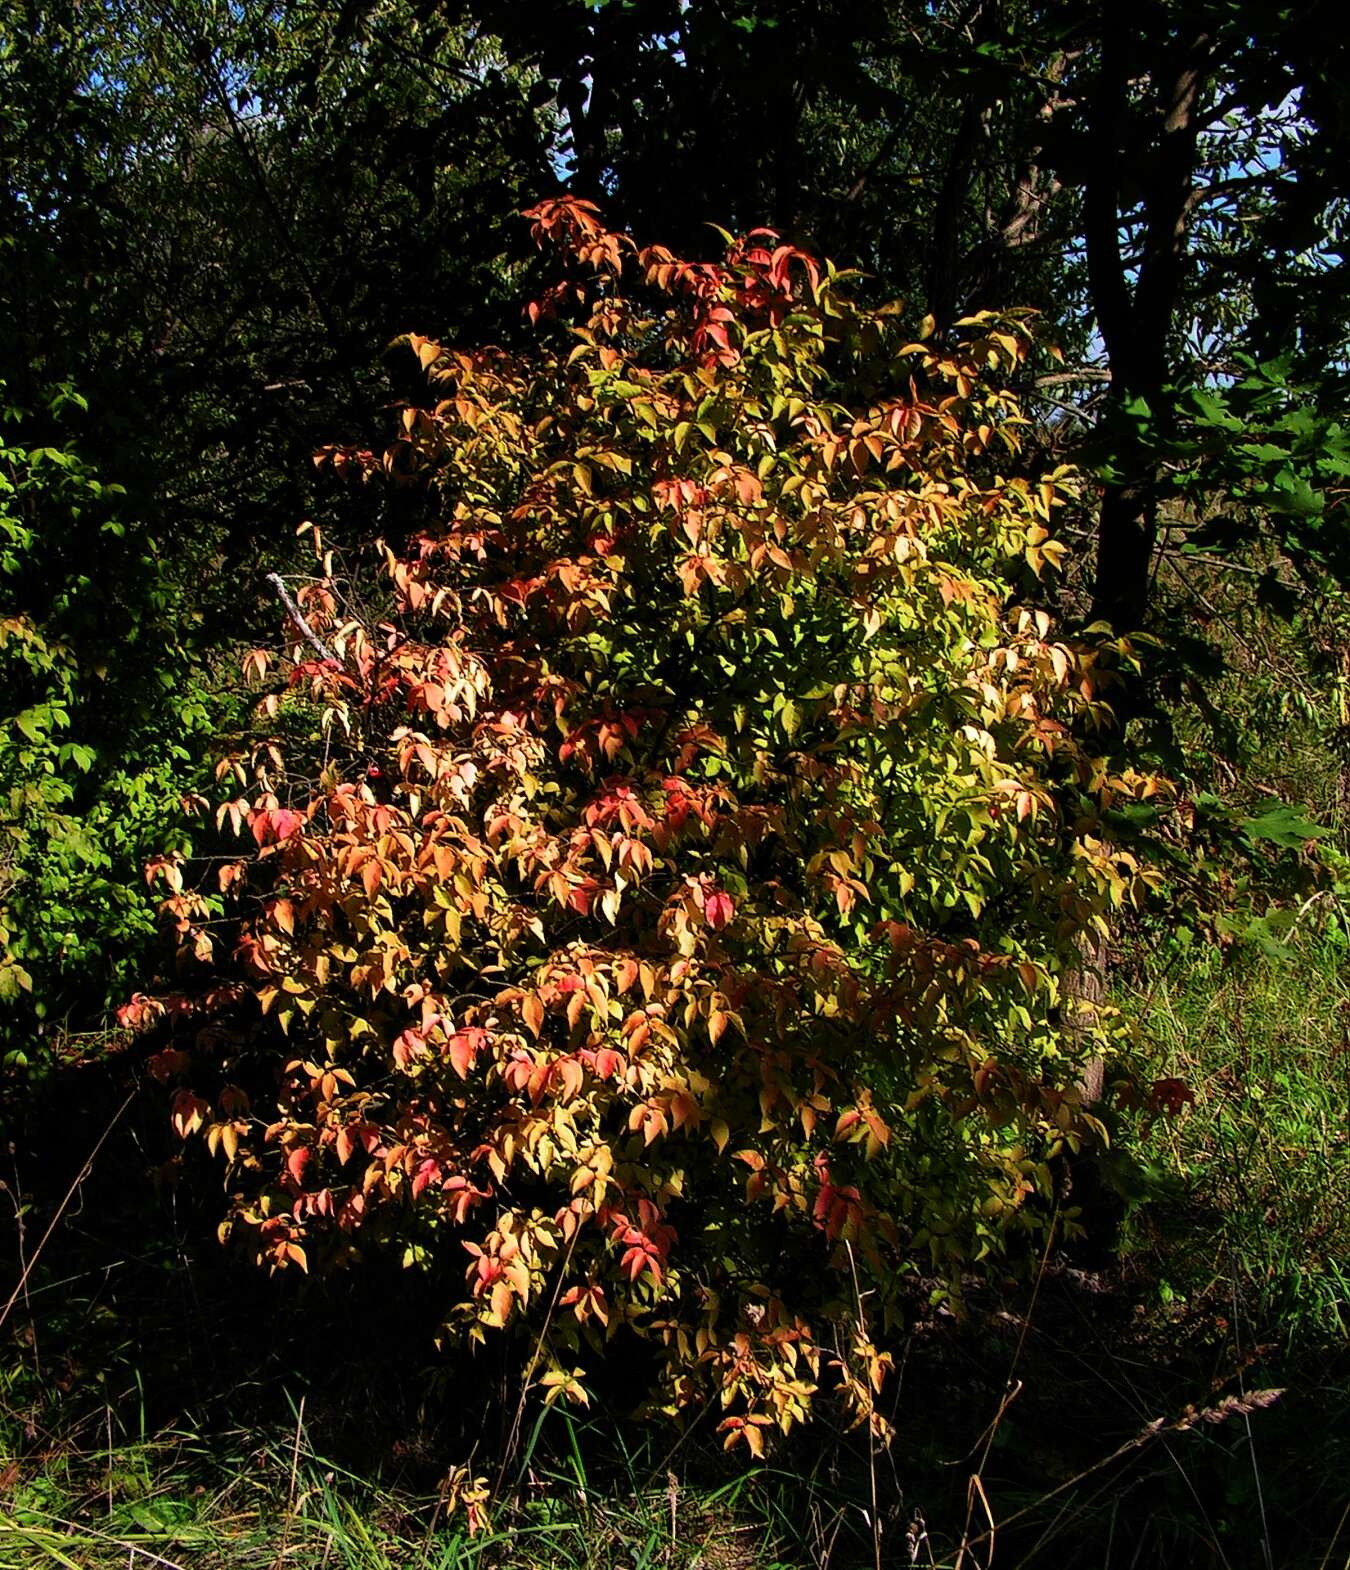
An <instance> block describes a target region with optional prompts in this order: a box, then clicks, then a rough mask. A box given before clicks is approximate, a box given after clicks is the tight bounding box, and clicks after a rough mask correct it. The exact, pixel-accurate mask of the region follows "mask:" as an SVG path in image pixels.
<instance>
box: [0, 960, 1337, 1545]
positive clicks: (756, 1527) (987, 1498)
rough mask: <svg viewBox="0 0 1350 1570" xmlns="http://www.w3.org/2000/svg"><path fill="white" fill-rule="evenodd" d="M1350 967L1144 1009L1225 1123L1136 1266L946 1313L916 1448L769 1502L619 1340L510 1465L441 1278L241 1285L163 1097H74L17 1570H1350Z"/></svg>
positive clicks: (529, 1411) (1134, 1002) (820, 1443)
mask: <svg viewBox="0 0 1350 1570" xmlns="http://www.w3.org/2000/svg"><path fill="white" fill-rule="evenodd" d="M1341 971H1342V966H1341V956H1340V952H1339V948H1338V946H1337V942H1336V940H1335V937H1334V933H1333V934H1332V935H1331V936H1328V935H1327V934H1326V933H1325V932H1323V933H1322V934H1321V935H1320V936H1319V935H1316V934H1314V933H1312V932H1309V934H1308V935H1307V938H1306V941H1302V942H1301V943H1300V944H1299V948H1298V957H1297V960H1296V961H1295V962H1292V963H1291V964H1289V965H1288V966H1286V967H1284V968H1281V967H1280V966H1279V965H1275V966H1273V967H1272V966H1271V965H1270V964H1269V963H1267V962H1262V963H1261V964H1259V965H1257V964H1254V963H1251V962H1249V961H1246V960H1243V959H1238V960H1235V961H1230V962H1229V963H1227V964H1219V963H1218V962H1217V961H1212V960H1204V961H1192V962H1189V965H1188V968H1182V967H1179V966H1176V965H1174V966H1172V967H1171V968H1169V969H1167V970H1161V969H1160V970H1159V971H1158V972H1157V973H1155V974H1154V975H1153V976H1152V977H1151V978H1150V979H1149V980H1148V982H1147V985H1145V986H1142V987H1139V988H1137V989H1135V990H1134V991H1133V992H1132V994H1131V997H1130V998H1128V999H1126V1003H1127V1006H1129V1007H1131V1008H1132V1009H1133V1011H1134V1014H1135V1017H1136V1019H1137V1020H1138V1022H1139V1027H1140V1030H1141V1033H1143V1035H1144V1036H1146V1037H1147V1039H1148V1040H1149V1041H1150V1042H1151V1043H1152V1044H1153V1045H1152V1046H1151V1048H1150V1050H1151V1051H1152V1052H1153V1053H1154V1054H1156V1055H1158V1056H1157V1061H1158V1064H1159V1067H1158V1072H1159V1073H1169V1074H1175V1075H1176V1076H1178V1077H1180V1078H1184V1079H1185V1080H1186V1081H1187V1083H1188V1085H1189V1086H1190V1087H1191V1089H1192V1092H1193V1094H1194V1096H1195V1101H1194V1104H1193V1105H1190V1106H1187V1107H1185V1108H1184V1109H1183V1110H1182V1111H1181V1113H1180V1114H1179V1115H1178V1116H1177V1117H1176V1118H1174V1119H1170V1120H1167V1119H1162V1120H1159V1121H1158V1122H1156V1123H1155V1124H1154V1126H1153V1127H1152V1129H1151V1130H1150V1132H1149V1133H1148V1136H1147V1138H1146V1139H1143V1140H1136V1142H1135V1143H1134V1144H1133V1145H1132V1146H1130V1147H1129V1148H1128V1149H1122V1150H1120V1151H1119V1152H1117V1154H1118V1156H1119V1158H1120V1160H1121V1162H1122V1163H1124V1167H1123V1170H1125V1171H1126V1172H1127V1173H1129V1174H1133V1176H1131V1177H1129V1178H1128V1179H1127V1180H1126V1182H1125V1185H1124V1186H1125V1187H1126V1188H1127V1191H1128V1193H1129V1196H1130V1206H1129V1212H1128V1215H1127V1218H1126V1222H1125V1226H1124V1231H1123V1251H1122V1253H1121V1255H1120V1257H1119V1258H1117V1259H1114V1260H1113V1261H1111V1262H1110V1264H1109V1266H1108V1268H1105V1269H1089V1268H1086V1258H1085V1256H1083V1255H1081V1254H1078V1255H1075V1254H1073V1253H1069V1254H1062V1253H1055V1254H1053V1255H1052V1256H1051V1257H1050V1258H1049V1259H1048V1260H1047V1261H1046V1264H1045V1269H1044V1270H1043V1272H1041V1273H1040V1274H1039V1275H1038V1276H1034V1277H1032V1278H1027V1277H1025V1276H1011V1275H1010V1276H1009V1277H1007V1278H1006V1279H1000V1278H999V1277H998V1275H997V1274H995V1275H994V1276H993V1277H991V1278H987V1279H986V1280H984V1281H983V1282H982V1283H975V1282H972V1283H971V1285H970V1290H969V1292H968V1314H967V1316H966V1317H965V1318H964V1319H957V1318H955V1317H953V1316H952V1315H951V1314H950V1313H949V1312H948V1311H947V1310H946V1309H936V1310H935V1309H934V1308H933V1307H932V1306H931V1303H930V1301H929V1298H928V1296H927V1293H926V1290H925V1288H924V1285H923V1284H922V1283H916V1285H915V1288H914V1291H913V1294H912V1299H911V1303H910V1312H909V1314H908V1316H907V1320H906V1325H905V1328H904V1330H903V1332H902V1333H901V1335H900V1337H899V1338H898V1340H897V1341H896V1343H895V1345H894V1347H893V1351H894V1353H895V1357H896V1365H897V1367H896V1373H895V1375H894V1377H893V1378H892V1380H891V1382H890V1384H889V1386H888V1389H887V1396H886V1399H887V1402H888V1412H889V1415H890V1416H891V1418H892V1419H893V1421H894V1423H895V1425H896V1429H897V1438H896V1441H895V1443H894V1445H893V1446H892V1447H891V1449H890V1450H889V1451H885V1452H880V1451H877V1452H873V1451H869V1447H868V1444H867V1442H866V1441H865V1439H863V1438H861V1437H860V1436H859V1435H858V1434H857V1433H856V1432H854V1433H847V1432H843V1431H842V1430H837V1429H833V1428H831V1427H830V1426H829V1424H828V1423H827V1422H822V1423H818V1424H817V1425H815V1426H814V1427H813V1428H811V1429H810V1430H806V1431H803V1432H800V1433H798V1434H794V1435H793V1436H792V1438H791V1439H790V1440H789V1441H787V1442H785V1443H784V1444H782V1445H781V1446H780V1447H779V1448H778V1449H777V1450H776V1451H775V1452H774V1453H773V1454H772V1455H771V1456H770V1457H769V1458H768V1459H767V1460H766V1461H765V1462H764V1463H762V1464H756V1465H754V1466H751V1467H749V1468H747V1467H746V1465H745V1463H744V1461H743V1460H735V1459H732V1458H728V1457H726V1456H725V1455H723V1454H722V1452H721V1451H720V1449H719V1447H718V1445H717V1443H716V1438H715V1435H714V1433H713V1430H714V1428H715V1424H716V1420H717V1417H718V1415H719V1414H717V1413H716V1412H710V1413H708V1414H707V1416H706V1417H705V1418H704V1419H702V1420H699V1421H695V1422H694V1423H692V1424H691V1425H690V1427H689V1428H688V1429H687V1430H686V1431H685V1432H683V1433H679V1432H676V1431H674V1430H671V1429H669V1428H667V1427H655V1426H651V1425H645V1424H642V1423H640V1422H638V1421H637V1420H636V1419H635V1418H634V1417H633V1416H632V1414H631V1412H630V1405H631V1392H632V1391H633V1390H635V1389H636V1388H638V1387H639V1386H640V1385H641V1383H642V1380H641V1377H640V1376H641V1369H640V1367H639V1366H638V1363H637V1359H638V1358H639V1357H640V1352H639V1351H638V1350H637V1349H635V1348H625V1347H624V1346H623V1345H622V1344H621V1343H616V1345H615V1348H614V1352H613V1355H612V1357H608V1358H607V1359H606V1367H605V1370H604V1373H603V1375H602V1379H601V1381H600V1382H597V1384H596V1385H594V1386H593V1387H592V1388H591V1390H590V1396H591V1407H590V1409H589V1410H588V1411H587V1412H571V1411H567V1410H563V1409H554V1410H552V1411H549V1412H543V1411H542V1409H541V1408H540V1407H539V1406H538V1405H537V1404H535V1403H533V1402H530V1403H527V1405H526V1408H525V1413H524V1422H523V1425H522V1426H521V1428H520V1431H519V1434H518V1435H517V1436H516V1437H515V1438H514V1439H513V1437H512V1427H513V1424H512V1418H513V1415H514V1412H515V1410H516V1396H515V1393H514V1391H513V1389H512V1388H511V1387H510V1385H509V1382H508V1379H507V1372H506V1365H505V1364H504V1363H498V1362H494V1361H493V1358H492V1356H491V1355H481V1356H479V1357H477V1358H474V1359H468V1360H464V1359H461V1360H458V1361H453V1362H446V1361H438V1359H437V1356H436V1353H435V1351H434V1347H433V1340H434V1335H435V1330H436V1326H437V1322H438V1319H439V1312H438V1310H439V1303H438V1301H437V1294H436V1291H435V1288H434V1283H424V1282H421V1281H419V1280H414V1279H413V1278H412V1277H410V1276H409V1275H407V1274H404V1273H402V1272H399V1271H398V1270H396V1269H392V1268H386V1267H383V1266H376V1265H371V1266H370V1267H369V1268H367V1269H366V1270H364V1271H362V1272H360V1273H359V1274H353V1275H349V1276H347V1277H343V1278H339V1279H335V1280H329V1281H313V1282H307V1281H304V1280H301V1279H299V1278H298V1277H296V1275H295V1273H294V1272H291V1273H290V1274H289V1276H287V1277H279V1278H277V1279H275V1280H268V1279H266V1278H264V1277H261V1276H258V1275H256V1274H253V1273H251V1272H249V1271H247V1270H242V1269H240V1267H239V1266H238V1265H237V1264H235V1263H233V1262H231V1261H230V1260H228V1259H227V1257H226V1256H225V1255H224V1253H223V1251H221V1250H220V1248H219V1246H218V1245H217V1244H216V1242H215V1240H214V1236H213V1226H214V1220H215V1215H214V1213H213V1209H212V1200H211V1198H210V1196H209V1194H208V1193H206V1192H205V1191H203V1190H202V1189H201V1188H200V1187H199V1186H196V1185H193V1186H191V1187H190V1188H189V1187H175V1186H173V1185H172V1184H170V1183H167V1182H163V1181H161V1182H159V1183H158V1184H156V1183H155V1182H154V1181H153V1180H152V1178H151V1177H150V1175H149V1174H151V1173H152V1172H154V1171H156V1170H159V1169H160V1167H161V1163H162V1162H163V1161H164V1159H165V1158H166V1156H168V1155H169V1154H171V1148H170V1147H169V1145H168V1144H167V1142H166V1140H165V1137H164V1134H165V1131H164V1130H163V1128H162V1126H161V1122H160V1119H159V1117H158V1116H157V1114H158V1112H159V1111H160V1109H159V1107H158V1105H157V1104H156V1102H155V1101H154V1099H153V1097H148V1098H146V1100H145V1101H144V1102H142V1101H139V1100H135V1101H132V1102H131V1103H130V1104H129V1105H124V1101H125V1096H126V1089H127V1086H126V1085H124V1084H123V1083H121V1082H119V1081H118V1079H117V1077H116V1072H115V1071H113V1070H111V1069H108V1068H84V1069H81V1070H79V1071H78V1072H72V1073H69V1074H67V1075H65V1076H64V1078H63V1077H62V1076H60V1075H58V1076H56V1077H54V1078H53V1079H52V1080H51V1081H49V1082H48V1084H47V1085H46V1087H45V1089H43V1091H42V1092H41V1094H40V1095H34V1094H31V1093H30V1094H29V1096H28V1099H27V1101H26V1103H25V1105H24V1107H23V1108H22V1109H21V1110H22V1111H23V1117H22V1118H18V1119H16V1120H15V1122H14V1125H13V1127H14V1133H13V1139H12V1146H11V1148H10V1150H9V1153H8V1155H7V1157H6V1161H7V1165H8V1169H9V1170H8V1171H7V1172H6V1173H5V1184H6V1188H5V1195H4V1197H5V1199H6V1201H7V1202H9V1201H13V1200H15V1199H16V1198H18V1197H19V1196H22V1199H21V1202H20V1206H19V1209H20V1212H21V1213H20V1214H19V1216H18V1217H17V1218H16V1216H15V1215H12V1214H11V1215H10V1216H8V1217H7V1219H6V1236H5V1251H6V1252H5V1267H6V1270H7V1271H8V1273H9V1279H10V1282H11V1285H12V1284H14V1283H16V1282H17V1280H18V1277H19V1273H20V1271H21V1270H22V1269H23V1267H24V1266H25V1265H27V1266H29V1267H31V1268H30V1270H29V1274H28V1278H27V1281H26V1283H25V1286H24V1289H23V1290H21V1291H18V1292H17V1293H16V1294H15V1297H14V1300H13V1306H12V1308H11V1310H10V1312H9V1315H8V1318H7V1321H6V1323H5V1325H4V1330H3V1336H4V1341H3V1348H4V1350H3V1362H2V1364H0V1570H7V1567H10V1566H14V1567H24V1570H28V1567H30V1566H32V1567H36V1566H39V1565H72V1564H73V1565H76V1566H79V1567H81V1570H85V1567H102V1566H105V1565H106V1566H108V1567H113V1566H118V1567H121V1566H128V1565H129V1566H132V1567H133V1570H134V1567H136V1566H142V1567H143V1566H146V1565H153V1564H158V1565H160V1566H164V1567H169V1570H172V1567H182V1570H186V1567H188V1566H200V1567H205V1570H211V1567H217V1566H219V1567H222V1570H223V1567H225V1566H227V1565H228V1566H244V1567H250V1566H258V1567H274V1566H289V1565H294V1566H304V1567H309V1566H313V1567H316V1570H317V1567H328V1566H333V1567H348V1566H350V1567H362V1570H385V1567H388V1570H395V1567H397V1570H407V1567H417V1570H421V1567H427V1570H451V1567H459V1566H464V1567H467V1566H483V1567H493V1570H496V1567H501V1570H506V1567H508V1566H510V1567H531V1566H533V1567H538V1570H544V1567H553V1566H559V1567H561V1566H574V1565H575V1566H583V1567H595V1570H600V1567H614V1570H618V1567H620V1566H622V1567H624V1570H645V1567H648V1566H658V1565H660V1566H670V1567H679V1570H694V1567H695V1566H698V1567H703V1570H719V1567H721V1570H739V1567H746V1570H748V1567H751V1566H755V1567H759V1566H763V1567H772V1566H783V1567H796V1566H817V1567H822V1570H824V1567H832V1570H851V1567H854V1566H859V1567H861V1566H869V1565H876V1564H877V1563H878V1558H879V1559H880V1562H881V1563H883V1564H886V1565H894V1564H906V1563H918V1564H932V1565H942V1566H955V1565H958V1564H960V1565H961V1566H962V1567H963V1570H965V1567H967V1566H972V1565H980V1566H987V1565H989V1564H994V1565H997V1566H1006V1567H1008V1570H1013V1567H1016V1566H1028V1567H1030V1566H1040V1565H1051V1564H1053V1565H1056V1566H1064V1567H1077V1566H1082V1567H1084V1570H1087V1567H1093V1570H1096V1567H1100V1566H1131V1565H1215V1566H1229V1567H1233V1570H1238V1567H1242V1566H1248V1565H1251V1566H1273V1565H1309V1566H1336V1567H1340V1566H1341V1565H1343V1564H1344V1563H1345V1562H1346V1557H1347V1555H1348V1554H1350V1523H1348V1522H1347V1519H1346V1507H1347V1502H1350V1488H1347V1485H1346V1483H1345V1481H1344V1479H1345V1477H1346V1475H1347V1465H1346V1463H1347V1462H1348V1461H1350V1363H1348V1361H1347V1358H1346V1355H1345V1336H1344V1315H1345V1309H1344V1301H1345V1292H1344V1276H1343V1275H1342V1268H1343V1261H1345V1260H1347V1259H1350V1206H1347V1205H1346V1203H1345V1200H1346V1197H1347V1195H1350V1183H1348V1182H1347V1178H1348V1177H1350V1151H1347V1148H1346V1146H1347V1142H1346V1138H1345V1130H1346V1127H1347V1106H1348V1105H1350V1079H1348V1077H1347V1072H1346V1060H1345V1051H1344V1046H1343V1037H1344V1030H1345V1021H1346V1017H1347V1011H1346V1003H1345V992H1346V987H1345V982H1344V980H1343V977H1342V973H1341ZM110 1126H111V1132H110V1133H107V1137H106V1138H105V1139H104V1140H103V1143H102V1144H101V1145H100V1146H99V1149H98V1156H97V1158H96V1160H95V1161H94V1163H93V1166H92V1167H91V1168H90V1170H89V1171H87V1172H84V1163H85V1160H86V1158H87V1156H88V1155H89V1153H90V1151H91V1150H93V1149H94V1147H95V1146H96V1145H97V1144H98V1141H99V1139H100V1138H101V1137H102V1136H103V1135H104V1134H105V1132H106V1131H107V1130H108V1128H109V1127H110ZM82 1173H83V1176H82V1177H81V1174H82ZM72 1179H77V1180H78V1181H76V1182H74V1183H72ZM67 1194H70V1195H71V1199H70V1202H69V1204H68V1205H67V1208H66V1210H65V1211H64V1213H63V1214H62V1215H61V1217H60V1220H59V1223H58V1224H57V1226H56V1227H55V1228H54V1229H53V1231H52V1233H51V1237H50V1239H49V1240H48V1241H47V1242H46V1244H45V1246H43V1247H42V1248H41V1251H40V1252H39V1251H38V1246H39V1244H40V1243H41V1241H42V1234H43V1232H44V1231H45V1229H46V1227H47V1225H48V1223H49V1222H50V1221H51V1219H52V1218H53V1216H54V1215H55V1214H56V1212H57V1209H58V1207H59V1205H60V1203H61V1201H62V1199H63V1198H64V1197H65V1196H66V1195H67ZM17 1221H21V1222H22V1233H21V1234H20V1229H19V1226H18V1225H17ZM9 1294H10V1288H9V1287H6V1289H5V1291H4V1293H3V1295H0V1303H2V1302H3V1300H4V1299H5V1298H8V1297H9ZM1272 1390H1279V1391H1281V1392H1282V1394H1280V1395H1279V1396H1278V1398H1276V1397H1272V1396H1271V1395H1270V1394H1269V1392H1270V1391H1272ZM475 1476H478V1477H483V1478H484V1479H485V1480H486V1482H487V1484H488V1486H489V1489H490V1491H491V1497H490V1499H489V1500H487V1501H486V1502H485V1509H486V1512H487V1515H488V1518H489V1524H488V1525H487V1526H486V1527H485V1528H484V1529H482V1530H480V1531H478V1532H477V1533H476V1534H475V1535H470V1534H469V1532H468V1529H467V1527H468V1523H467V1520H466V1518H465V1515H464V1512H463V1511H462V1509H458V1508H456V1506H455V1496H456V1493H457V1492H462V1487H463V1484H464V1482H465V1480H466V1479H467V1478H472V1477H475ZM972 1479H975V1481H972ZM963 1544H964V1547H963Z"/></svg>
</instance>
